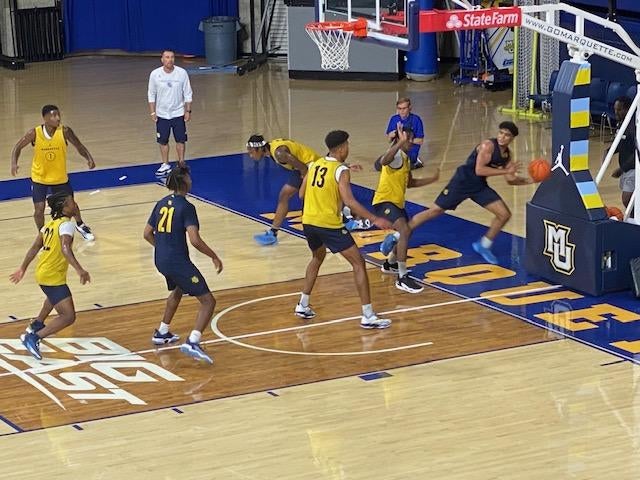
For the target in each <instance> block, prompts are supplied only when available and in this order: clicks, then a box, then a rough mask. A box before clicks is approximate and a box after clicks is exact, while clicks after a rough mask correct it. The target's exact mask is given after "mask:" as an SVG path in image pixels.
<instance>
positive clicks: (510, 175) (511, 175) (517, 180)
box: [504, 160, 533, 185]
mask: <svg viewBox="0 0 640 480" xmlns="http://www.w3.org/2000/svg"><path fill="white" fill-rule="evenodd" d="M519 168H520V164H519V163H518V162H514V161H513V160H512V161H510V162H509V163H507V166H506V167H505V171H506V172H507V173H506V174H505V176H504V179H505V180H506V181H507V183H508V184H509V185H530V184H532V183H533V180H532V179H530V178H528V177H521V176H519V175H518V169H519Z"/></svg>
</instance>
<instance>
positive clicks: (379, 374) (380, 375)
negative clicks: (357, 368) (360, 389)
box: [358, 372, 393, 382]
mask: <svg viewBox="0 0 640 480" xmlns="http://www.w3.org/2000/svg"><path fill="white" fill-rule="evenodd" d="M392 376H393V375H391V374H390V373H387V372H373V373H365V374H364V375H358V377H360V378H361V379H362V380H364V381H365V382H370V381H371V380H378V379H380V378H387V377H392Z"/></svg>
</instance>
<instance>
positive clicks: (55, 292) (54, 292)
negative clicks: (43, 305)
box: [40, 284, 71, 307]
mask: <svg viewBox="0 0 640 480" xmlns="http://www.w3.org/2000/svg"><path fill="white" fill-rule="evenodd" d="M40 288H41V289H42V291H43V292H44V294H45V295H46V296H47V300H49V303H51V305H53V306H54V307H55V306H56V305H57V304H59V303H60V302H61V301H63V300H65V299H67V298H69V297H70V296H71V290H69V287H68V286H67V285H66V284H65V285H55V286H53V287H52V286H49V285H40Z"/></svg>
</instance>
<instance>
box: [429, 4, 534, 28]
mask: <svg viewBox="0 0 640 480" xmlns="http://www.w3.org/2000/svg"><path fill="white" fill-rule="evenodd" d="M521 23H522V12H521V10H520V9H519V8H518V7H502V8H484V9H480V10H430V11H425V12H420V31H421V32H446V31H448V30H475V29H485V28H498V27H516V26H518V25H520V24H521Z"/></svg>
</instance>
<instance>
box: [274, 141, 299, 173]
mask: <svg viewBox="0 0 640 480" xmlns="http://www.w3.org/2000/svg"><path fill="white" fill-rule="evenodd" d="M275 156H276V160H277V161H278V163H284V164H287V165H290V166H292V167H293V168H295V169H296V170H298V171H299V172H300V175H302V176H303V177H304V176H305V175H306V174H307V166H306V165H305V164H304V163H302V162H301V161H300V160H298V157H296V156H295V155H293V154H292V153H291V152H290V151H289V149H288V148H287V147H285V146H284V145H283V146H281V147H278V148H277V149H276V151H275Z"/></svg>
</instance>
